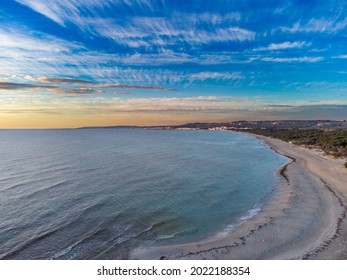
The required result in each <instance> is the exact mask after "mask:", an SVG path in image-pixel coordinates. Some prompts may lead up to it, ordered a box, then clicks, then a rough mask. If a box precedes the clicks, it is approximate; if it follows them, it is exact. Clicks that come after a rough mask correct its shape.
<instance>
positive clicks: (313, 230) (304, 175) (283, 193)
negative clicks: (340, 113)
mask: <svg viewBox="0 0 347 280" xmlns="http://www.w3.org/2000/svg"><path fill="white" fill-rule="evenodd" d="M253 136H255V137H257V138H258V139H260V140H261V141H263V142H264V143H265V144H266V145H268V146H269V147H270V148H271V149H273V150H274V151H275V152H277V153H279V154H282V155H284V156H286V157H288V158H289V159H291V161H290V162H288V163H287V164H285V165H284V166H282V167H281V168H280V169H279V170H278V174H279V175H281V178H282V179H281V185H280V186H279V188H278V190H277V191H276V194H275V197H274V198H273V199H272V200H271V201H270V202H269V203H268V204H267V205H266V206H265V207H264V209H262V211H261V212H260V213H259V214H258V215H256V216H255V217H253V218H252V219H251V220H249V221H246V222H244V223H243V224H242V225H240V226H239V227H238V228H236V229H235V230H233V231H231V232H230V233H229V234H227V235H226V236H223V237H221V238H218V239H214V240H202V241H199V242H194V243H189V244H180V245H170V246H160V247H151V248H137V249H136V250H134V251H133V252H132V253H131V255H130V256H131V258H132V259H346V258H347V248H346V244H347V225H346V219H345V218H346V213H347V203H346V201H347V186H346V183H345V182H346V181H347V169H346V170H344V168H343V167H342V166H340V162H336V161H334V160H329V159H326V158H322V157H321V156H319V155H316V154H314V153H313V152H311V151H307V150H305V149H302V148H301V147H298V146H295V145H293V144H289V143H286V142H284V141H281V140H278V139H273V138H268V137H264V136H259V135H253Z"/></svg>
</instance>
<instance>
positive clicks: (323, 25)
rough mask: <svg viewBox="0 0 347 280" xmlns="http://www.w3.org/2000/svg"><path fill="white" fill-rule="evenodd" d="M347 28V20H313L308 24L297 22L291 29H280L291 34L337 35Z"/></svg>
mask: <svg viewBox="0 0 347 280" xmlns="http://www.w3.org/2000/svg"><path fill="white" fill-rule="evenodd" d="M346 26H347V19H343V20H336V19H326V18H312V19H310V20H308V21H307V22H306V23H303V22H301V21H298V22H296V23H295V24H294V25H293V26H291V27H284V26H282V27H280V30H282V31H285V32H290V33H298V32H304V33H336V32H339V31H341V30H343V29H344V28H345V27H346Z"/></svg>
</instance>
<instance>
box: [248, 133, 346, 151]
mask: <svg viewBox="0 0 347 280" xmlns="http://www.w3.org/2000/svg"><path fill="white" fill-rule="evenodd" d="M247 131H248V132H250V133H254V134H260V135H264V136H268V137H273V138H278V139H281V140H283V141H286V142H292V143H293V144H297V145H305V146H308V147H312V148H319V149H322V150H323V151H324V152H325V153H326V154H328V155H332V156H334V157H345V156H347V130H333V131H328V130H320V129H279V130H271V129H251V130H247Z"/></svg>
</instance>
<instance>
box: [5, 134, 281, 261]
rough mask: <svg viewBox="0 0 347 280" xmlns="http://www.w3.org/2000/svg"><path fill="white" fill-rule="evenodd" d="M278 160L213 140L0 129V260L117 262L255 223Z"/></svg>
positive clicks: (230, 139) (242, 139)
mask: <svg viewBox="0 0 347 280" xmlns="http://www.w3.org/2000/svg"><path fill="white" fill-rule="evenodd" d="M286 161H287V160H286V159H285V158H284V157H282V156H280V155H278V154H276V153H275V152H273V151H272V150H270V149H269V148H268V147H266V146H265V145H264V144H263V143H262V142H260V141H258V140H257V139H255V138H253V137H250V136H247V135H244V134H238V133H232V132H218V131H157V130H140V129H85V130H84V129H83V130H0V212H1V215H0V258H2V259H52V258H53V259H111V258H112V259H122V258H125V259H126V258H128V253H129V251H130V250H131V249H134V248H136V247H138V246H152V245H165V244H175V243H183V242H191V241H196V240H199V239H202V238H209V237H212V236H216V235H218V234H220V233H223V232H225V231H228V230H232V228H233V226H234V225H237V224H239V223H240V222H242V221H243V220H245V219H248V218H250V217H252V216H253V215H255V214H256V213H257V212H258V211H259V210H260V209H261V206H262V204H263V203H264V202H266V201H267V200H268V199H269V198H270V196H271V191H272V189H273V187H274V186H276V185H277V184H278V183H279V178H278V177H277V176H276V175H275V171H276V170H277V168H278V167H279V166H280V165H282V164H284V163H285V162H286Z"/></svg>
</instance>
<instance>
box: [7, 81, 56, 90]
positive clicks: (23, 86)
mask: <svg viewBox="0 0 347 280" xmlns="http://www.w3.org/2000/svg"><path fill="white" fill-rule="evenodd" d="M34 88H36V89H54V88H56V87H54V86H45V85H32V84H22V83H11V82H0V90H23V89H34Z"/></svg>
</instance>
